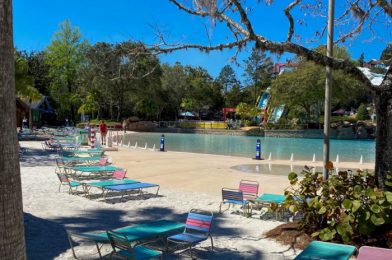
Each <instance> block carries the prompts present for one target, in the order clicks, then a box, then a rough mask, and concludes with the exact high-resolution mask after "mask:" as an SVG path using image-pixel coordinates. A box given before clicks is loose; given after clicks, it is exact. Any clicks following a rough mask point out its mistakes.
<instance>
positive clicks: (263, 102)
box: [257, 92, 271, 110]
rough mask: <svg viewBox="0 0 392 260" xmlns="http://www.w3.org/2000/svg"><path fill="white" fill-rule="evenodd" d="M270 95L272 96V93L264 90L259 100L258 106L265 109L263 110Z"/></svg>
mask: <svg viewBox="0 0 392 260" xmlns="http://www.w3.org/2000/svg"><path fill="white" fill-rule="evenodd" d="M270 97H271V96H270V94H268V93H267V92H264V93H263V95H262V96H261V98H260V100H259V103H258V105H257V108H259V109H263V110H264V109H266V108H267V104H268V101H269V99H270Z"/></svg>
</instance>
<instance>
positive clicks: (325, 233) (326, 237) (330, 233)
mask: <svg viewBox="0 0 392 260" xmlns="http://www.w3.org/2000/svg"><path fill="white" fill-rule="evenodd" d="M335 235H336V231H335V229H332V230H330V229H329V228H324V229H322V230H321V231H320V239H321V240H323V241H330V240H332V239H333V238H334V237H335Z"/></svg>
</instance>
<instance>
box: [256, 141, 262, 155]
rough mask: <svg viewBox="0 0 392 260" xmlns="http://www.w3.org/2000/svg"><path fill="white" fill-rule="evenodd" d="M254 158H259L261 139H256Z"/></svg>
mask: <svg viewBox="0 0 392 260" xmlns="http://www.w3.org/2000/svg"><path fill="white" fill-rule="evenodd" d="M255 159H256V160H261V141H260V139H257V141H256V158H255Z"/></svg>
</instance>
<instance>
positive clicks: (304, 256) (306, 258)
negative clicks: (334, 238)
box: [294, 241, 357, 260]
mask: <svg viewBox="0 0 392 260" xmlns="http://www.w3.org/2000/svg"><path fill="white" fill-rule="evenodd" d="M356 251H357V249H356V248H355V246H350V245H343V244H335V243H329V242H321V241H312V242H311V243H310V244H309V245H308V246H307V247H306V248H305V250H304V251H302V252H301V253H300V254H299V255H298V256H297V257H296V258H294V259H295V260H310V259H318V260H348V259H349V258H350V257H351V256H352V255H353V254H354V253H355V252H356Z"/></svg>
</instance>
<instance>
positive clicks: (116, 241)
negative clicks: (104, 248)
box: [107, 231, 162, 260]
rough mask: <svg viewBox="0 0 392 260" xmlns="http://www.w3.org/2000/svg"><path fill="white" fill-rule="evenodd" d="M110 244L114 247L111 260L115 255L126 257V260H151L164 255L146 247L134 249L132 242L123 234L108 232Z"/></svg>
mask: <svg viewBox="0 0 392 260" xmlns="http://www.w3.org/2000/svg"><path fill="white" fill-rule="evenodd" d="M107 234H108V238H109V240H110V244H111V245H112V249H113V251H112V252H111V253H110V259H111V258H112V256H113V255H118V256H121V257H125V258H126V259H135V260H139V259H140V260H141V259H151V258H161V259H162V253H161V252H159V251H156V250H153V249H150V248H147V247H144V246H135V247H132V244H131V241H129V240H128V239H127V237H126V236H125V235H123V234H120V233H117V232H114V231H107Z"/></svg>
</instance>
